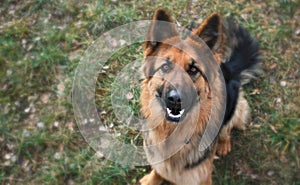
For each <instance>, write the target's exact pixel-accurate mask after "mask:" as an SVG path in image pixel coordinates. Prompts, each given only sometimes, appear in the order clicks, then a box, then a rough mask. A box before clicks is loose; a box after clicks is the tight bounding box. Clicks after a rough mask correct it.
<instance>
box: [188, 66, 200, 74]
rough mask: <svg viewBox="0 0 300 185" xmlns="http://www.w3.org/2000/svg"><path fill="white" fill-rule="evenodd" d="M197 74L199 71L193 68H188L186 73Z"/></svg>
mask: <svg viewBox="0 0 300 185" xmlns="http://www.w3.org/2000/svg"><path fill="white" fill-rule="evenodd" d="M198 72H199V69H198V68H197V67H195V66H190V68H189V70H188V73H189V75H196V74H197V73H198Z"/></svg>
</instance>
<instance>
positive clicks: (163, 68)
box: [160, 64, 170, 73]
mask: <svg viewBox="0 0 300 185" xmlns="http://www.w3.org/2000/svg"><path fill="white" fill-rule="evenodd" d="M160 68H161V70H162V71H163V72H164V73H166V72H168V71H169V70H170V66H169V65H168V64H163V65H162V66H161V67H160Z"/></svg>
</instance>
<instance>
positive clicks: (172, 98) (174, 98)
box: [167, 89, 181, 105]
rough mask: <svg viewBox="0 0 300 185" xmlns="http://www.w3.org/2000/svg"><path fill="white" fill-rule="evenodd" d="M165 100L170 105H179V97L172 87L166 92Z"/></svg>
mask: <svg viewBox="0 0 300 185" xmlns="http://www.w3.org/2000/svg"><path fill="white" fill-rule="evenodd" d="M167 101H168V103H170V104H172V105H180V104H181V97H180V94H179V93H178V91H177V90H175V89H172V90H170V91H169V92H168V94H167Z"/></svg>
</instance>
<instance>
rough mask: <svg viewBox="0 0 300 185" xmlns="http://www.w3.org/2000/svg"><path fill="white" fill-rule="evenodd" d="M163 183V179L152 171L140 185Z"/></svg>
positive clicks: (158, 184)
mask: <svg viewBox="0 0 300 185" xmlns="http://www.w3.org/2000/svg"><path fill="white" fill-rule="evenodd" d="M162 182H163V179H162V178H161V177H160V176H159V175H157V174H156V172H154V171H153V170H152V172H151V173H150V174H148V175H145V176H144V177H143V178H142V179H141V180H140V181H139V185H160V184H161V183H162Z"/></svg>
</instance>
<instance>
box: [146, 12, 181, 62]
mask: <svg viewBox="0 0 300 185" xmlns="http://www.w3.org/2000/svg"><path fill="white" fill-rule="evenodd" d="M177 35H178V33H177V31H176V28H175V25H174V23H173V21H172V19H171V17H170V16H169V15H168V14H167V12H166V11H165V10H163V9H161V8H159V9H157V10H156V11H155V12H154V14H153V16H152V23H151V25H150V28H149V30H148V34H147V37H146V42H145V48H144V49H145V55H146V56H147V55H149V54H151V53H152V52H153V51H154V50H155V49H156V48H157V47H158V46H159V45H160V44H161V43H162V42H163V41H164V40H166V39H168V38H171V37H174V36H177Z"/></svg>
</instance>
